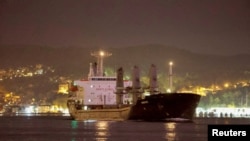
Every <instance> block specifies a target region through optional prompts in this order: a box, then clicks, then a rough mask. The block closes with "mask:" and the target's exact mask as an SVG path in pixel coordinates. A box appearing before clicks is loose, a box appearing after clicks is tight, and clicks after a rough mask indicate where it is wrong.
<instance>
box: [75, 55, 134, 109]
mask: <svg viewBox="0 0 250 141" xmlns="http://www.w3.org/2000/svg"><path fill="white" fill-rule="evenodd" d="M91 55H92V56H95V57H97V61H98V62H99V63H101V64H100V65H101V66H98V65H99V64H97V63H94V64H92V63H90V69H89V74H88V79H86V80H75V81H74V84H73V85H74V86H77V91H76V92H75V96H73V97H72V99H75V100H77V101H78V103H79V104H81V105H85V106H90V105H92V106H94V105H116V104H117V98H116V97H117V94H116V90H117V89H116V85H117V81H116V79H117V77H116V76H114V77H110V76H104V74H103V59H104V57H108V56H110V55H111V54H110V53H107V52H103V51H101V52H100V53H99V54H98V53H92V54H91ZM123 85H124V88H126V87H129V86H130V87H131V86H132V82H131V81H123ZM122 102H123V104H128V103H130V102H131V98H130V97H129V95H128V94H123V95H122Z"/></svg>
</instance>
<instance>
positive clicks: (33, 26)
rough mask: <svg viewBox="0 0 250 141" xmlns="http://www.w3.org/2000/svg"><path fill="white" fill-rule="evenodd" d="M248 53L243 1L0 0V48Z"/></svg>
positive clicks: (248, 15) (248, 19)
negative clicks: (132, 48)
mask: <svg viewBox="0 0 250 141" xmlns="http://www.w3.org/2000/svg"><path fill="white" fill-rule="evenodd" d="M143 44H162V45H166V46H172V47H178V48H183V49H187V50H191V51H195V52H201V53H213V52H214V53H216V51H217V53H221V54H227V53H228V54H230V53H231V54H232V53H249V54H250V1H249V0H0V45H1V46H4V45H39V46H52V47H95V46H100V47H126V46H137V45H143Z"/></svg>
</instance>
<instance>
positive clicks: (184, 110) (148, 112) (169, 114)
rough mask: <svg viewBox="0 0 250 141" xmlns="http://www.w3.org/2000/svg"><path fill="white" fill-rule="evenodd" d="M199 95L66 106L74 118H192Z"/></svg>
mask: <svg viewBox="0 0 250 141" xmlns="http://www.w3.org/2000/svg"><path fill="white" fill-rule="evenodd" d="M200 97H201V96H200V95H197V94H192V93H172V94H156V95H150V96H147V97H145V98H144V99H139V100H137V102H136V104H135V105H133V106H132V105H131V106H128V105H125V106H123V107H119V108H117V107H116V108H104V109H90V110H83V109H77V107H78V106H77V105H76V104H75V103H74V101H68V108H69V113H70V115H71V117H72V118H73V119H75V120H148V121H157V120H168V119H173V118H182V119H186V120H192V118H193V116H194V114H195V109H196V107H197V106H198V103H199V101H200ZM81 107H82V106H81Z"/></svg>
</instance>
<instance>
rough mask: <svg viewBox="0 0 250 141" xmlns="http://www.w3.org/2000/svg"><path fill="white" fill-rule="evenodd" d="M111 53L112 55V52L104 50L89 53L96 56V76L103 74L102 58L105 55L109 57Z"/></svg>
mask: <svg viewBox="0 0 250 141" xmlns="http://www.w3.org/2000/svg"><path fill="white" fill-rule="evenodd" d="M111 55H112V53H109V52H105V51H98V52H93V53H91V56H94V57H96V58H97V72H96V76H104V73H103V59H104V58H105V57H109V56H111Z"/></svg>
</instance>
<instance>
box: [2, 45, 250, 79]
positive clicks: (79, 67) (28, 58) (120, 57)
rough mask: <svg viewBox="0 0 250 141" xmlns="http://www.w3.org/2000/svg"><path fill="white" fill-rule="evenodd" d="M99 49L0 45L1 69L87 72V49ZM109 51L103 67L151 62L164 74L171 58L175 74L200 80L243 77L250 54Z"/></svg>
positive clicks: (144, 48) (145, 48) (152, 48)
mask: <svg viewBox="0 0 250 141" xmlns="http://www.w3.org/2000/svg"><path fill="white" fill-rule="evenodd" d="M98 50H99V49H98V48H76V47H71V48H70V47H68V48H52V47H37V46H25V47H24V46H22V47H0V59H1V64H0V69H5V68H11V67H21V66H28V65H34V64H38V63H40V64H44V65H49V66H53V67H55V68H56V70H57V73H59V74H62V75H69V74H73V75H74V77H76V78H77V77H82V76H84V75H87V73H88V70H89V63H90V62H94V61H96V60H95V58H94V57H92V56H90V52H93V51H98ZM103 50H107V51H109V52H111V53H112V56H111V57H109V58H106V59H105V61H104V62H105V64H104V65H105V67H108V68H113V69H117V68H118V67H123V68H124V69H125V71H129V72H130V71H131V68H132V67H133V66H134V65H138V66H139V67H140V68H141V70H143V71H144V72H147V71H148V69H149V66H150V65H151V64H152V63H153V64H155V65H156V66H157V67H158V72H159V73H167V71H168V62H169V61H173V62H174V66H173V71H174V73H175V74H176V75H187V74H192V75H199V78H200V79H203V81H204V80H206V79H207V80H209V79H211V78H213V79H226V78H227V79H230V78H235V79H236V78H237V77H238V78H240V77H242V78H244V77H246V76H245V75H246V74H247V75H249V73H250V63H249V60H250V55H246V54H245V55H244V54H240V55H234V56H219V55H205V54H197V53H193V52H190V51H187V50H183V49H179V48H173V47H168V46H163V45H141V46H131V47H124V48H119V49H118V48H103Z"/></svg>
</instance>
